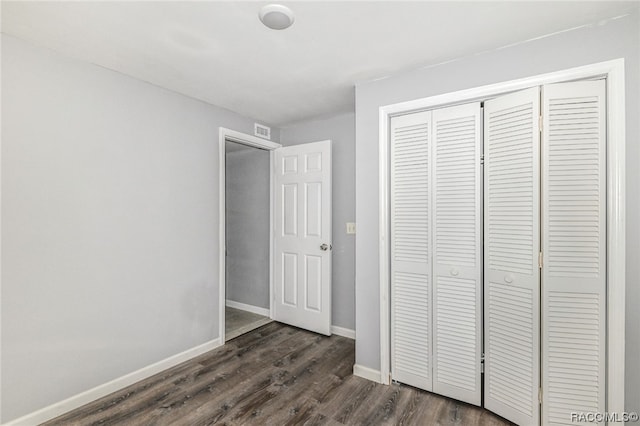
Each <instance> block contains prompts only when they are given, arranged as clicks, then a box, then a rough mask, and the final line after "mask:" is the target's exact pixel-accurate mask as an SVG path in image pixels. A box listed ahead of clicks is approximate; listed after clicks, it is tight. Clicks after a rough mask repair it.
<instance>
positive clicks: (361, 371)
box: [353, 364, 382, 383]
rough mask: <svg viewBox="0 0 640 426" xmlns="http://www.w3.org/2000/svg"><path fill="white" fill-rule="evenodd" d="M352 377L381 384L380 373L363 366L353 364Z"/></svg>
mask: <svg viewBox="0 0 640 426" xmlns="http://www.w3.org/2000/svg"><path fill="white" fill-rule="evenodd" d="M353 375H354V376H358V377H362V378H363V379H367V380H371V381H372V382H376V383H382V381H381V380H380V378H381V377H380V372H379V371H378V370H374V369H373V368H369V367H365V366H364V365H359V364H354V365H353Z"/></svg>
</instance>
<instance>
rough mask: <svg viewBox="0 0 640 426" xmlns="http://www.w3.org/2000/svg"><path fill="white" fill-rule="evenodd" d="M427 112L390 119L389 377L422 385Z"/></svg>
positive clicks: (427, 255) (427, 345)
mask: <svg viewBox="0 0 640 426" xmlns="http://www.w3.org/2000/svg"><path fill="white" fill-rule="evenodd" d="M430 126H431V113H430V112H421V113H415V114H409V115H403V116H399V117H393V118H392V119H391V164H390V168H391V194H390V195H391V197H390V200H391V212H390V217H391V376H392V378H393V379H394V380H397V381H399V382H402V383H406V384H409V385H412V386H416V387H419V388H422V389H425V390H431V389H432V374H431V369H432V365H431V316H432V315H431V288H432V283H431V244H430V237H431V231H430V223H431V220H430V208H429V207H430V206H429V204H430V201H429V195H430V190H429V188H430V183H431V182H430V178H429V172H430V166H429V163H430V153H429V148H430V144H431V137H430Z"/></svg>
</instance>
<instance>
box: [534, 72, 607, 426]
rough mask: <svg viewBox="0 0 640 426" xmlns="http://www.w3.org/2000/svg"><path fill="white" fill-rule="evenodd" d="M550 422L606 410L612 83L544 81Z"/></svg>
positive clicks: (545, 378) (545, 352) (545, 350)
mask: <svg viewBox="0 0 640 426" xmlns="http://www.w3.org/2000/svg"><path fill="white" fill-rule="evenodd" d="M542 106H543V108H542V109H543V123H544V126H543V129H544V131H543V140H544V145H543V156H542V159H543V164H542V166H543V167H542V171H543V175H542V190H543V193H544V194H546V196H545V197H544V199H543V202H542V232H543V233H542V235H543V239H542V241H543V253H544V267H543V269H542V271H543V274H542V290H543V291H542V313H543V316H542V318H543V327H542V333H543V334H542V337H543V338H542V342H543V344H542V360H543V364H542V365H543V368H542V385H543V393H542V394H543V405H542V407H543V409H542V414H543V423H544V424H549V425H559V424H566V423H567V422H568V420H567V419H570V418H571V413H572V412H604V411H605V364H606V363H605V339H606V337H605V325H606V316H605V315H606V241H607V240H606V175H605V173H606V152H605V150H606V145H605V140H606V134H605V117H606V111H605V82H604V80H598V81H583V82H573V83H562V84H553V85H548V86H544V88H543V104H542Z"/></svg>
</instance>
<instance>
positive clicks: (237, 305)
mask: <svg viewBox="0 0 640 426" xmlns="http://www.w3.org/2000/svg"><path fill="white" fill-rule="evenodd" d="M225 305H226V306H228V307H230V308H235V309H240V310H241V311H247V312H251V313H252V314H257V315H262V316H265V317H269V318H271V317H270V316H269V315H270V311H269V309H268V308H261V307H260V306H254V305H247V304H246V303H240V302H236V301H235V300H229V299H227V300H226V301H225Z"/></svg>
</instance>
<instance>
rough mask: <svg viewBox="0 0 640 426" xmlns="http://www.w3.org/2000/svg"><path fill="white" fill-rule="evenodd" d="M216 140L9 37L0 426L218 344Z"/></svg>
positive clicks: (117, 77)
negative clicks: (190, 351) (202, 346)
mask: <svg viewBox="0 0 640 426" xmlns="http://www.w3.org/2000/svg"><path fill="white" fill-rule="evenodd" d="M218 126H225V127H229V128H232V129H235V130H239V131H243V132H247V133H253V120H250V119H248V118H245V117H241V116H239V115H237V114H235V113H232V112H230V111H228V110H224V109H220V108H217V107H214V106H211V105H208V104H205V103H202V102H199V101H195V100H193V99H190V98H187V97H185V96H182V95H178V94H176V93H173V92H170V91H167V90H164V89H160V88H158V87H156V86H153V85H150V84H147V83H143V82H141V81H139V80H135V79H132V78H129V77H126V76H123V75H122V74H118V73H116V72H112V71H109V70H106V69H104V68H101V67H98V66H95V65H91V64H88V63H82V62H78V61H76V60H73V59H68V58H66V57H63V56H61V55H59V54H57V53H55V52H53V51H50V50H46V49H41V48H37V47H34V46H32V45H30V44H28V43H25V42H23V41H19V40H17V39H15V38H12V37H8V36H4V35H3V36H2V224H1V226H2V259H1V260H2V301H1V303H2V304H1V310H2V314H1V315H2V316H1V322H2V342H1V343H2V353H1V359H2V365H1V368H2V383H1V385H2V408H3V414H2V421H7V420H10V419H12V418H15V417H18V416H21V415H24V414H27V413H29V412H31V411H33V410H36V409H39V408H42V407H44V406H47V405H49V404H51V403H54V402H58V401H60V400H62V399H65V398H67V397H69V396H72V395H74V394H76V393H79V392H82V391H85V390H87V389H90V388H92V387H94V386H96V385H99V384H102V383H105V382H107V381H109V380H112V379H114V378H117V377H119V376H121V375H124V374H127V373H129V372H131V371H134V370H136V369H139V368H141V367H144V366H147V365H149V364H152V363H154V362H156V361H159V360H162V359H164V358H166V357H169V356H171V355H174V354H177V353H179V352H182V351H184V350H187V349H190V348H192V347H194V346H197V345H199V344H202V343H204V342H207V341H209V340H212V339H215V338H216V337H217V335H218V323H217V322H218V261H217V259H218V255H219V253H218ZM274 135H275V138H278V136H279V133H278V131H277V130H276V129H274Z"/></svg>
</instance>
